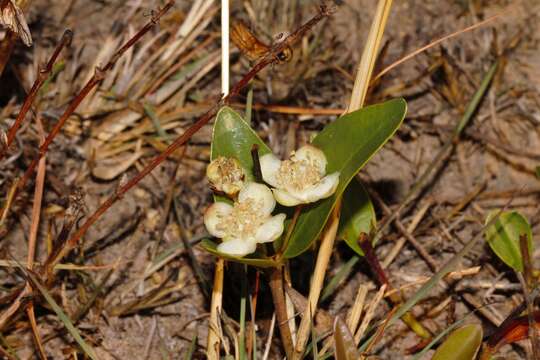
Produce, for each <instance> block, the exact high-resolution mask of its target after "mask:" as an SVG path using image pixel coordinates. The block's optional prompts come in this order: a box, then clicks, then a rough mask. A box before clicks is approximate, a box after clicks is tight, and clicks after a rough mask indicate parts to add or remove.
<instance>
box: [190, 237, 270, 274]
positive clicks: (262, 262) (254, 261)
mask: <svg viewBox="0 0 540 360" xmlns="http://www.w3.org/2000/svg"><path fill="white" fill-rule="evenodd" d="M200 245H201V247H202V248H203V249H205V250H206V251H208V252H209V253H210V254H212V255H215V256H219V257H220V258H223V259H225V260H229V261H234V262H238V263H242V264H246V265H252V266H256V267H260V268H267V267H274V266H277V265H278V263H277V262H276V261H274V260H273V259H271V258H264V257H262V256H261V254H258V253H254V254H251V255H249V256H246V257H236V256H231V255H228V254H224V253H222V252H219V251H217V249H216V248H217V246H218V244H216V243H215V242H213V241H212V240H209V239H203V240H201V242H200Z"/></svg>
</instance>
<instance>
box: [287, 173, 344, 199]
mask: <svg viewBox="0 0 540 360" xmlns="http://www.w3.org/2000/svg"><path fill="white" fill-rule="evenodd" d="M338 184H339V172H335V173H332V174H330V175H327V176H325V177H324V178H322V179H321V181H319V182H318V183H317V184H315V185H312V186H310V187H308V188H306V189H304V190H302V191H299V192H295V193H292V195H293V196H295V197H297V198H299V199H301V200H302V201H303V202H304V203H311V202H315V201H317V200H320V199H325V198H327V197H329V196H330V195H332V194H333V193H334V192H336V189H337V186H338Z"/></svg>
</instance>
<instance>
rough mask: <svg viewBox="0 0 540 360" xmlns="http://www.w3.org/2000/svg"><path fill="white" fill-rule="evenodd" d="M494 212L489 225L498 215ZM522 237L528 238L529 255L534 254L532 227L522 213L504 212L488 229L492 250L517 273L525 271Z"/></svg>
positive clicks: (487, 238) (491, 214)
mask: <svg viewBox="0 0 540 360" xmlns="http://www.w3.org/2000/svg"><path fill="white" fill-rule="evenodd" d="M497 212H498V211H492V212H491V213H490V214H489V215H488V217H487V219H486V223H488V222H489V221H490V220H491V219H493V217H494V216H495V215H496V214H497ZM520 235H526V236H527V244H528V247H529V254H532V252H533V244H532V231H531V226H530V225H529V223H528V222H527V219H525V218H524V217H523V216H522V215H521V214H520V213H518V212H516V211H505V212H502V213H501V214H500V216H499V218H498V219H497V220H496V221H495V222H494V223H493V224H492V225H491V226H489V227H488V228H487V229H486V240H487V242H488V244H489V246H490V247H491V250H493V252H494V253H495V254H497V256H498V257H499V258H500V259H501V260H502V261H503V262H504V263H505V264H506V265H508V266H510V267H511V268H512V269H514V270H516V271H523V257H522V255H521V249H520V246H519V237H520Z"/></svg>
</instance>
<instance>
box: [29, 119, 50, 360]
mask: <svg viewBox="0 0 540 360" xmlns="http://www.w3.org/2000/svg"><path fill="white" fill-rule="evenodd" d="M36 121H37V124H38V131H39V135H40V137H41V141H42V142H43V141H44V140H45V132H44V130H43V124H42V123H41V118H40V117H39V116H38V117H37V118H36ZM45 159H46V158H45V157H42V158H41V159H40V160H39V165H38V170H37V176H36V186H35V190H34V204H33V206H32V224H31V225H30V235H29V237H28V256H27V259H26V267H27V268H28V269H29V270H32V268H33V266H34V258H35V254H36V240H37V233H38V230H39V220H40V215H41V201H42V199H43V188H44V184H45V171H46V166H45V165H46V160H45ZM25 290H26V291H27V292H28V294H32V287H31V285H30V283H27V284H26V288H25ZM26 314H27V316H28V319H29V320H30V325H31V326H32V333H33V335H34V341H35V342H36V346H37V348H38V351H39V355H40V357H41V358H42V359H47V355H46V354H45V349H44V348H43V344H42V341H41V339H40V336H39V332H38V328H37V322H36V317H35V313H34V303H33V302H30V303H29V304H28V306H27V308H26Z"/></svg>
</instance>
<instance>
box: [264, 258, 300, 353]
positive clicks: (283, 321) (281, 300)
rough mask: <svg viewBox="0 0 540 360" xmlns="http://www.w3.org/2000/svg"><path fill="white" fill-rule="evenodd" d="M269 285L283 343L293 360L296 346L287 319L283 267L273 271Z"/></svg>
mask: <svg viewBox="0 0 540 360" xmlns="http://www.w3.org/2000/svg"><path fill="white" fill-rule="evenodd" d="M269 285H270V290H271V292H272V299H273V301H274V308H275V311H276V317H277V321H278V327H279V333H280V335H281V342H282V343H283V348H284V349H285V354H286V355H287V359H292V354H293V346H294V345H293V342H292V336H291V329H290V328H289V319H287V305H286V304H285V293H284V292H283V268H282V267H279V268H273V269H272V272H271V273H270V281H269Z"/></svg>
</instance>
